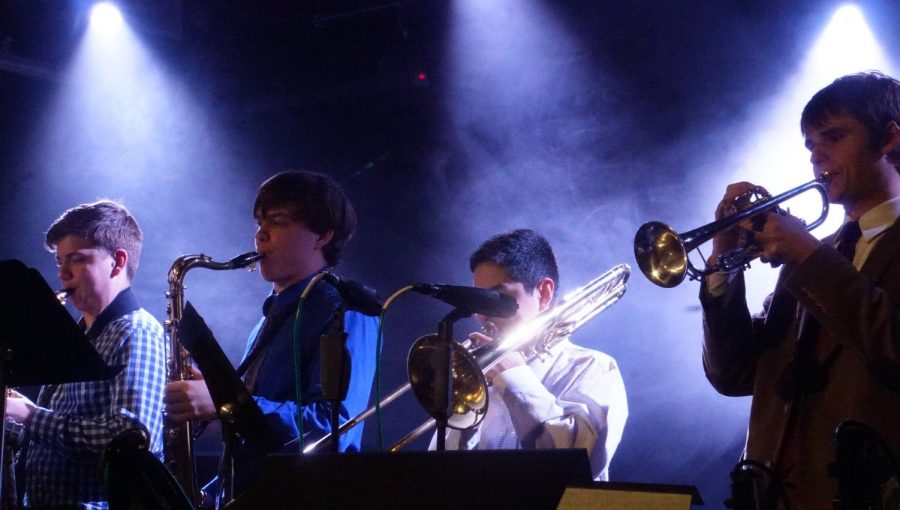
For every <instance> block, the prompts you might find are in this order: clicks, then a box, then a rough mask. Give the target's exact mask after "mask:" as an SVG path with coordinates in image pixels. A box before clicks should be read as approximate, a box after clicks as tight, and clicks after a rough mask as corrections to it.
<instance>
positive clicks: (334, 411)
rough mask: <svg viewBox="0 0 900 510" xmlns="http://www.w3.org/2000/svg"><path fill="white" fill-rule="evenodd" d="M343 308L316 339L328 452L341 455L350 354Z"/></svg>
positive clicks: (341, 307)
mask: <svg viewBox="0 0 900 510" xmlns="http://www.w3.org/2000/svg"><path fill="white" fill-rule="evenodd" d="M345 312H346V310H345V308H344V306H340V307H338V309H337V310H335V311H334V317H333V319H332V321H331V329H330V330H329V331H328V332H326V333H324V334H323V335H322V336H321V338H320V339H319V352H320V353H321V360H322V365H321V382H322V396H323V397H324V398H325V400H327V401H328V402H329V403H330V404H331V451H332V453H338V452H339V451H340V435H341V430H340V416H341V403H342V402H343V401H344V399H345V398H347V392H348V391H349V389H350V363H352V361H351V360H350V353H349V352H348V351H347V336H348V335H347V332H345V331H344V313H345Z"/></svg>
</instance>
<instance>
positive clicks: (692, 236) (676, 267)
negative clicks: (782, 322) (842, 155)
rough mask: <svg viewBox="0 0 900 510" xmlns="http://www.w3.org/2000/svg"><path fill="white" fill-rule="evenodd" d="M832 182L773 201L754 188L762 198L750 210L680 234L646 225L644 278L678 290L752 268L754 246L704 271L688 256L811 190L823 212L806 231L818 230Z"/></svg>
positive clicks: (641, 245) (638, 238)
mask: <svg viewBox="0 0 900 510" xmlns="http://www.w3.org/2000/svg"><path fill="white" fill-rule="evenodd" d="M829 181H830V177H829V175H828V173H822V175H820V176H819V177H817V178H816V179H814V180H812V181H810V182H807V183H806V184H801V185H800V186H797V187H796V188H793V189H790V190H788V191H785V192H784V193H782V194H780V195H776V196H774V197H773V196H771V195H769V194H768V193H766V192H765V191H764V190H762V188H754V189H753V190H751V193H753V194H755V195H759V196H760V198H759V199H758V200H757V201H755V202H752V203H750V204H749V206H748V207H746V208H744V209H742V210H740V211H738V212H735V213H734V214H732V215H730V216H726V217H724V218H722V219H720V220H718V221H714V222H712V223H708V224H706V225H703V226H702V227H698V228H695V229H694V230H690V231H688V232H684V233H681V234H678V233H676V232H675V230H674V229H673V228H672V227H670V226H668V225H666V224H665V223H662V222H659V221H651V222H648V223H644V224H643V225H642V226H641V228H640V229H638V231H637V233H636V234H635V236H634V257H635V259H637V263H638V266H639V267H640V268H641V272H642V273H644V276H646V277H647V279H649V280H650V281H651V282H653V283H655V284H657V285H659V286H660V287H675V286H676V285H678V284H680V283H681V282H682V281H684V277H685V275H687V277H688V279H690V280H699V279H701V278H704V277H706V276H707V275H709V274H712V273H717V272H720V271H725V272H731V271H736V270H740V269H743V268H745V267H747V266H748V265H749V263H750V261H751V260H753V259H755V258H756V257H758V256H759V255H760V250H759V247H758V246H755V245H752V244H751V245H749V246H745V247H743V248H736V249H734V250H731V251H730V252H728V253H724V254H722V255H721V256H720V257H719V259H718V260H717V261H716V263H715V264H713V265H709V266H706V267H705V268H703V269H697V268H695V267H694V266H693V264H691V260H690V258H689V257H688V254H689V253H690V252H692V251H694V250H696V249H697V248H699V247H700V245H702V244H703V243H705V242H707V241H709V240H710V239H712V238H713V237H715V236H716V235H718V234H719V233H720V232H724V231H725V230H728V229H729V228H731V227H733V226H735V225H737V224H738V223H740V222H742V221H744V220H746V219H749V218H753V217H755V216H758V215H760V214H764V213H769V212H773V211H776V210H779V207H778V206H779V204H781V203H782V202H784V201H786V200H789V199H791V198H794V197H795V196H797V195H800V194H801V193H804V192H806V191H810V190H815V191H818V192H819V194H820V195H821V197H822V212H821V213H820V214H819V217H818V218H817V219H816V220H815V221H813V222H812V223H809V224H807V225H806V230H812V229H814V228H816V227H818V226H819V225H821V224H822V223H823V222H824V221H825V218H826V217H827V216H828V193H827V190H826V189H825V185H826V184H827V183H828V182H829ZM749 200H750V198H749V197H745V199H744V201H745V202H749Z"/></svg>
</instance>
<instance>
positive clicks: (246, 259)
mask: <svg viewBox="0 0 900 510" xmlns="http://www.w3.org/2000/svg"><path fill="white" fill-rule="evenodd" d="M263 257H265V255H263V254H262V253H257V252H255V251H248V252H247V253H243V254H241V255H238V256H237V257H235V258H233V259H231V260H229V261H228V263H227V264H228V266H230V267H231V268H234V269H238V268H241V267H246V268H247V271H255V270H256V263H257V262H259V261H260V260H262V258H263Z"/></svg>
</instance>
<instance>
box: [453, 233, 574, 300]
mask: <svg viewBox="0 0 900 510" xmlns="http://www.w3.org/2000/svg"><path fill="white" fill-rule="evenodd" d="M485 262H491V263H494V264H497V265H498V266H500V267H502V268H504V269H506V274H508V275H509V277H510V278H512V279H513V280H515V281H517V282H520V283H521V284H522V285H523V286H524V287H525V290H526V291H528V292H532V291H533V290H534V289H535V287H537V286H538V284H539V283H541V281H542V280H543V279H544V278H550V279H551V280H553V283H554V284H555V285H557V286H558V285H559V267H558V266H557V265H556V256H554V255H553V248H551V247H550V243H548V242H547V240H546V239H544V237H543V236H542V235H540V234H538V233H537V232H535V231H534V230H530V229H524V228H522V229H518V230H512V231H509V232H503V233H501V234H497V235H495V236H493V237H491V238H490V239H488V240H487V241H485V242H483V243H481V246H479V247H478V249H477V250H475V252H474V253H472V256H471V257H469V270H470V271H473V272H474V271H475V268H476V267H478V266H479V265H480V264H483V263H485Z"/></svg>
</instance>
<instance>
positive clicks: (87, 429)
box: [6, 201, 166, 509]
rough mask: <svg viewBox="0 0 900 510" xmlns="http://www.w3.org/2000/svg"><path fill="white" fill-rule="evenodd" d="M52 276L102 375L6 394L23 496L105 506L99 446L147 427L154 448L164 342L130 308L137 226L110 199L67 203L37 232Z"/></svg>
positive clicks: (142, 313) (31, 501)
mask: <svg viewBox="0 0 900 510" xmlns="http://www.w3.org/2000/svg"><path fill="white" fill-rule="evenodd" d="M46 246H47V249H49V250H50V251H52V252H55V254H56V261H57V264H58V265H59V279H60V282H61V283H62V285H63V287H64V288H65V289H66V291H67V292H68V295H69V300H70V301H71V302H72V304H73V305H74V306H75V308H76V309H78V310H79V311H80V312H81V313H82V318H81V321H80V324H81V325H82V327H83V328H85V333H86V335H87V336H88V338H89V339H90V341H91V343H92V344H93V346H94V348H96V350H97V352H98V353H99V354H100V356H101V357H102V358H103V360H104V361H106V363H107V364H109V365H124V368H123V369H122V371H121V372H119V373H118V375H116V376H115V377H113V378H112V379H108V380H105V381H91V382H82V383H69V384H57V385H47V386H44V387H43V388H41V391H40V394H39V395H38V398H37V402H36V403H32V402H31V401H30V400H29V399H28V398H26V397H24V396H22V395H20V394H14V395H13V396H12V397H11V398H9V399H8V400H7V408H6V413H7V418H8V419H11V420H13V421H16V422H20V423H24V424H25V427H26V431H27V434H28V440H29V445H28V454H27V457H26V464H25V472H26V479H27V480H26V491H25V503H26V506H27V507H29V508H42V509H43V508H49V509H69V508H78V509H105V508H107V507H108V505H107V503H106V495H105V490H104V488H103V486H102V484H101V483H100V480H99V479H98V476H97V473H98V470H97V467H98V462H99V460H100V456H101V454H102V453H103V450H104V448H105V447H106V446H107V444H109V442H110V441H111V440H112V439H113V438H115V437H116V436H117V435H118V434H120V433H122V432H123V431H125V430H128V429H132V428H144V429H146V430H147V431H148V432H149V436H150V449H151V451H152V452H154V453H155V454H157V455H161V452H162V391H163V388H164V386H165V378H166V376H165V370H166V368H165V362H166V353H165V350H166V347H165V338H164V334H163V329H162V326H160V324H159V322H158V321H157V320H156V319H154V318H153V316H152V315H150V314H149V313H148V312H147V311H146V310H144V309H143V308H141V307H140V305H139V304H138V302H137V299H136V298H135V296H134V293H133V292H132V291H131V287H130V286H131V282H132V280H133V278H134V274H135V271H136V270H137V266H138V260H139V258H140V253H141V230H140V227H138V224H137V222H136V221H135V219H134V217H133V216H131V214H130V213H129V212H128V210H127V209H125V207H123V206H122V205H120V204H117V203H115V202H111V201H100V202H95V203H91V204H84V205H80V206H78V207H75V208H73V209H69V210H68V211H66V212H65V213H63V215H62V216H61V217H60V218H59V219H57V220H56V221H55V222H54V223H53V225H51V227H50V230H49V231H48V232H47V235H46Z"/></svg>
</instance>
